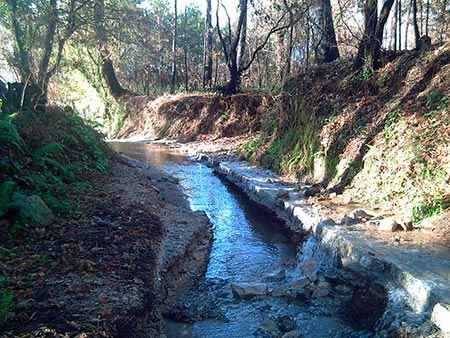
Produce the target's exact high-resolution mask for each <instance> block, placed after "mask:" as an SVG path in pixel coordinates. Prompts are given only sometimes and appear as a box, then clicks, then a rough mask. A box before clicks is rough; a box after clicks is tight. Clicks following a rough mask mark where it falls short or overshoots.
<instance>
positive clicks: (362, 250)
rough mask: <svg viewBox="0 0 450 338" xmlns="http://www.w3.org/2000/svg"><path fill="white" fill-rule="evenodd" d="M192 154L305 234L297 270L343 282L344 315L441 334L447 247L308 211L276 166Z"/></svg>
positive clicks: (376, 326) (380, 327)
mask: <svg viewBox="0 0 450 338" xmlns="http://www.w3.org/2000/svg"><path fill="white" fill-rule="evenodd" d="M199 158H200V159H201V160H204V161H206V162H207V163H208V164H209V165H212V166H214V168H215V170H216V171H217V172H218V173H219V174H221V175H223V176H224V177H225V178H226V179H228V180H229V181H231V182H233V183H234V184H236V185H237V186H239V187H240V188H241V189H242V190H243V191H244V192H245V193H246V194H247V195H248V196H249V197H250V198H251V199H252V200H254V201H255V202H256V203H258V204H261V205H263V206H265V207H267V208H269V209H271V210H273V211H275V212H276V213H277V215H278V216H279V217H280V218H281V219H283V220H284V221H285V222H286V226H287V227H288V229H289V230H291V231H294V232H295V233H298V234H302V235H305V234H310V236H309V237H307V239H306V241H305V242H304V244H303V246H302V247H301V250H300V252H301V253H302V254H301V255H300V257H299V259H300V265H301V267H302V270H303V272H304V273H305V274H306V275H307V276H308V275H312V274H316V273H318V274H319V275H320V276H321V278H324V279H326V280H327V281H330V282H332V283H343V284H345V285H348V286H351V290H352V292H353V296H352V301H351V302H350V303H349V308H348V313H347V316H348V318H349V319H350V320H353V321H354V322H355V324H357V325H358V324H365V325H367V324H369V325H372V326H373V327H372V329H373V330H374V331H375V332H376V335H377V336H380V337H381V336H387V335H389V336H396V335H397V336H398V335H401V334H409V335H413V336H414V335H424V336H436V337H437V336H438V335H439V334H445V332H441V333H439V331H440V330H441V331H448V324H447V322H448V320H447V319H448V318H449V317H448V316H449V315H450V312H449V311H448V309H449V305H448V304H450V291H449V290H450V287H449V282H448V281H449V280H450V268H449V267H448V261H449V260H450V254H449V253H448V251H447V250H446V248H445V247H438V246H435V247H433V248H429V247H426V246H424V245H421V244H420V243H409V242H407V243H405V242H403V243H400V244H399V243H397V244H392V242H390V241H385V240H383V239H382V238H378V239H377V238H369V237H367V236H366V234H365V232H366V228H365V227H364V225H363V224H360V225H359V226H358V225H357V224H356V223H358V222H357V221H358V219H357V218H358V217H356V216H355V219H354V221H355V222H354V225H353V226H350V225H346V223H345V222H342V223H341V222H334V221H333V220H331V219H329V218H328V219H327V218H324V217H321V216H320V214H318V213H317V212H314V211H313V210H312V209H311V208H310V206H308V205H306V203H305V199H304V198H303V196H302V193H301V191H302V190H304V188H305V187H304V186H296V185H292V184H291V185H288V184H285V183H283V182H282V181H281V180H280V177H279V176H277V175H276V174H274V173H272V172H269V171H267V170H263V169H260V168H255V167H249V166H248V165H246V164H245V163H243V162H228V163H227V162H222V163H220V162H218V161H217V160H214V159H211V158H209V157H207V156H205V155H199ZM366 217H368V216H366ZM372 232H377V231H376V230H375V231H373V230H372ZM447 334H448V332H447Z"/></svg>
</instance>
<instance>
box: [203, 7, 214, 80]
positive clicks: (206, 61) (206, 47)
mask: <svg viewBox="0 0 450 338" xmlns="http://www.w3.org/2000/svg"><path fill="white" fill-rule="evenodd" d="M211 7H212V6H211V0H206V21H205V37H204V44H203V89H206V88H211V86H212V73H213V57H212V51H213V35H212V30H213V27H212V17H211Z"/></svg>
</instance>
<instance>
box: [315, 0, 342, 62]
mask: <svg viewBox="0 0 450 338" xmlns="http://www.w3.org/2000/svg"><path fill="white" fill-rule="evenodd" d="M312 11H313V15H312V18H313V21H314V23H313V27H314V35H315V38H316V39H317V40H318V43H317V44H316V47H315V54H316V55H315V60H316V63H317V64H322V63H327V62H331V61H334V60H337V59H338V58H339V50H338V47H337V41H336V33H335V31H334V24H333V14H332V11H331V2H330V0H316V1H315V2H314V3H313V5H312Z"/></svg>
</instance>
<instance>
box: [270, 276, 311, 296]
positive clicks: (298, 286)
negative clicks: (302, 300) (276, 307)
mask: <svg viewBox="0 0 450 338" xmlns="http://www.w3.org/2000/svg"><path fill="white" fill-rule="evenodd" d="M308 284H309V281H308V280H307V279H306V278H302V279H299V280H296V281H293V282H290V283H287V284H284V285H281V286H279V287H276V288H274V289H273V291H272V296H274V297H283V296H285V295H286V291H287V290H295V291H298V290H302V289H303V288H304V287H305V286H306V285H308Z"/></svg>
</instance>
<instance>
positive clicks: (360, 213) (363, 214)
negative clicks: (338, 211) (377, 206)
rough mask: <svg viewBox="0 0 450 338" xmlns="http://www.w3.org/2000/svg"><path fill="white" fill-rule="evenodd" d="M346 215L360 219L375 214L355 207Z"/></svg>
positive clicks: (369, 217)
mask: <svg viewBox="0 0 450 338" xmlns="http://www.w3.org/2000/svg"><path fill="white" fill-rule="evenodd" d="M348 217H350V218H353V219H358V220H362V219H365V220H368V219H372V218H374V217H375V215H372V214H371V213H369V212H368V211H366V210H364V209H355V210H353V211H352V212H350V213H349V214H348Z"/></svg>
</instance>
